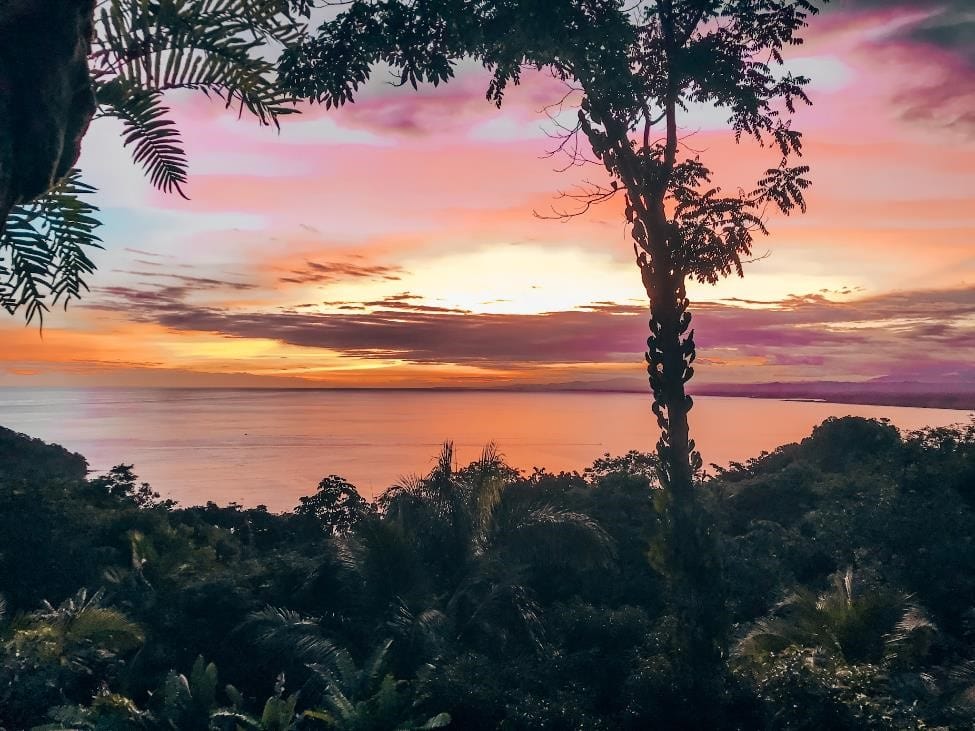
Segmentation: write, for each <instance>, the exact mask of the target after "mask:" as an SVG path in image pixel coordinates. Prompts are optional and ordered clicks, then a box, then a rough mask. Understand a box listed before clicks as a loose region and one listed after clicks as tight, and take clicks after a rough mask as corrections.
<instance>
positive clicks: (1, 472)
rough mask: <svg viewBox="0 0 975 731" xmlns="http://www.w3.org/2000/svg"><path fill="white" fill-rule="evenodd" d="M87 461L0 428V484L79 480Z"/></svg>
mask: <svg viewBox="0 0 975 731" xmlns="http://www.w3.org/2000/svg"><path fill="white" fill-rule="evenodd" d="M87 474H88V460H86V459H85V458H84V457H82V456H81V455H80V454H76V453H74V452H69V451H68V450H67V449H65V448H64V447H61V446H59V445H57V444H48V443H46V442H44V441H41V440H40V439H34V438H33V437H29V436H27V435H26V434H20V433H18V432H15V431H13V430H12V429H7V428H5V427H2V426H0V482H10V481H13V480H18V481H19V480H27V481H31V482H33V481H37V480H49V479H63V480H81V479H84V478H85V476H86V475H87Z"/></svg>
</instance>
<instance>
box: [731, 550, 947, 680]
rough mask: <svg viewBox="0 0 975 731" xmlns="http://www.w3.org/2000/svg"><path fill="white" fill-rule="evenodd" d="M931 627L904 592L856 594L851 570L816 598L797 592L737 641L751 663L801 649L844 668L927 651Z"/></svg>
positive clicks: (865, 592) (836, 579)
mask: <svg viewBox="0 0 975 731" xmlns="http://www.w3.org/2000/svg"><path fill="white" fill-rule="evenodd" d="M936 632H937V629H936V627H935V626H934V624H932V623H931V622H930V620H928V619H927V617H926V616H925V614H924V612H923V611H922V610H921V609H920V608H919V607H917V606H916V605H914V604H913V603H912V602H911V597H910V596H909V595H907V594H902V593H900V592H896V591H892V590H889V589H872V590H868V591H858V590H857V587H856V583H855V580H854V575H853V570H852V569H850V568H848V569H847V570H846V571H845V572H844V573H843V574H842V575H841V574H837V575H835V576H834V577H833V583H832V586H831V587H830V589H829V590H828V591H825V592H823V593H822V594H818V595H817V594H815V593H814V592H812V591H810V590H809V589H807V588H802V589H800V590H798V591H796V592H795V593H794V594H792V595H791V596H790V597H788V598H787V599H786V600H785V601H783V602H782V603H780V604H779V605H778V606H777V607H776V608H775V610H774V612H773V613H772V615H770V616H769V617H766V618H764V619H762V620H759V621H758V622H757V623H756V624H755V626H754V627H753V628H752V629H751V630H750V631H749V632H748V633H747V634H746V635H745V637H744V638H743V639H742V640H741V641H740V642H739V644H738V648H737V653H738V655H739V656H741V657H743V658H746V659H750V660H752V661H755V662H759V663H761V662H763V661H764V660H766V659H767V658H770V657H773V656H775V655H776V654H778V653H781V652H784V651H786V650H788V649H790V648H804V649H808V650H813V651H815V652H816V653H818V654H821V655H823V656H826V657H829V658H832V659H834V660H837V661H840V662H842V663H847V664H856V663H875V664H876V663H881V662H884V661H888V662H890V661H893V660H894V659H895V658H897V657H898V656H900V657H904V656H907V655H912V656H920V655H924V654H926V653H927V650H928V649H929V648H930V646H931V642H932V640H933V638H934V635H935V634H936Z"/></svg>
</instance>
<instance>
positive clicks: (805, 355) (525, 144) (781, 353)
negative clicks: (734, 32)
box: [0, 0, 975, 387]
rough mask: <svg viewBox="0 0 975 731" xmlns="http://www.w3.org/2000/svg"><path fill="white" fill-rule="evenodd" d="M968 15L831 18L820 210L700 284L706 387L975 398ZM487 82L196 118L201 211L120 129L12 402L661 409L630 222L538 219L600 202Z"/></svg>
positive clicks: (100, 125)
mask: <svg viewBox="0 0 975 731" xmlns="http://www.w3.org/2000/svg"><path fill="white" fill-rule="evenodd" d="M953 12H954V13H964V8H961V7H960V6H959V8H958V9H955V10H952V8H951V6H938V5H932V4H930V3H928V2H924V1H923V0H915V1H914V2H903V3H896V4H894V5H893V6H892V5H891V4H889V3H888V4H878V3H876V2H869V1H867V0H860V2H858V3H848V4H847V5H845V6H844V7H841V8H837V9H833V10H830V11H829V12H828V13H826V14H824V15H823V16H821V17H820V18H817V19H815V20H814V22H813V24H812V26H811V27H810V30H809V33H808V41H807V43H806V44H805V45H804V46H802V47H800V48H799V49H797V50H798V53H795V54H793V57H792V58H790V60H789V63H790V65H791V66H792V67H793V68H795V69H796V70H798V71H801V72H803V73H806V74H808V75H810V76H811V77H812V80H813V83H812V87H811V94H812V96H813V101H814V106H813V107H811V108H809V109H808V110H805V111H803V112H802V114H801V118H800V120H799V127H800V129H802V130H803V131H804V132H805V133H806V142H805V149H806V154H805V157H806V160H807V162H808V164H810V165H811V166H812V168H813V174H812V177H813V180H814V188H813V190H812V191H811V193H810V195H809V196H808V200H809V208H810V210H809V213H808V214H807V215H804V216H795V217H792V218H782V217H779V218H775V219H773V220H772V221H771V222H770V228H771V230H772V236H771V237H770V238H769V239H767V240H765V241H760V242H758V246H757V248H756V252H755V254H756V259H757V261H755V262H753V263H751V264H749V265H748V267H747V269H746V276H745V278H744V279H729V280H726V281H724V282H722V283H720V284H719V285H718V286H716V287H703V286H697V285H695V286H692V288H691V290H690V296H691V298H692V300H693V301H694V302H695V307H694V311H695V317H696V327H697V332H698V337H697V341H698V344H699V346H700V347H701V360H702V361H703V362H704V363H705V366H704V367H702V368H700V369H699V370H698V374H697V378H696V379H695V382H697V383H701V384H707V383H716V382H727V383H754V382H770V381H811V380H851V381H860V380H868V379H873V378H895V379H896V378H903V379H907V380H910V379H921V380H924V379H927V380H934V381H938V382H945V383H950V382H952V380H958V379H961V380H964V381H966V382H972V381H975V369H973V368H972V366H971V365H967V366H966V364H965V363H964V362H963V361H964V360H965V359H964V358H959V353H964V352H966V349H969V350H968V352H975V184H973V182H972V173H971V171H972V170H975V115H973V114H972V112H971V109H972V108H975V107H973V101H975V65H973V64H975V58H973V57H972V56H971V54H970V52H969V51H968V50H966V49H965V48H963V47H961V46H958V45H952V44H951V43H949V42H947V41H945V42H939V41H938V37H936V36H932V34H930V33H928V34H922V33H920V32H918V29H919V28H922V26H923V27H928V26H929V25H930V24H931V23H932V22H934V21H939V22H944V23H949V22H951V13H953ZM939 13H940V14H941V15H939ZM942 16H943V17H942ZM485 83H486V82H485V75H484V73H483V72H482V71H480V70H478V69H476V68H473V67H470V68H468V67H464V68H463V69H461V71H460V74H459V78H458V79H457V80H456V81H455V82H453V83H450V84H447V85H446V86H444V87H441V88H439V89H432V88H425V89H421V91H420V92H419V93H416V92H413V91H412V89H406V90H404V89H395V88H393V87H391V86H389V85H385V84H382V83H379V84H373V85H371V86H370V87H369V88H368V89H367V93H366V94H365V95H364V97H363V98H362V99H361V100H360V101H359V102H358V103H357V104H355V105H353V106H352V107H349V108H347V109H342V110H339V111H337V112H336V111H334V110H333V111H331V112H326V111H325V110H323V109H317V108H307V109H304V110H303V111H304V113H303V114H302V115H301V116H300V117H298V118H296V119H285V120H284V122H283V127H282V131H281V133H280V135H279V136H277V135H275V134H274V133H273V132H272V131H270V130H268V129H261V128H258V127H257V125H256V124H255V123H252V122H250V121H248V120H237V119H236V118H234V116H233V115H229V114H227V113H226V112H225V111H224V110H223V109H222V108H221V107H220V105H219V104H217V105H214V104H208V103H206V102H205V100H201V99H200V98H198V97H196V96H179V97H175V98H174V99H173V100H172V102H173V105H174V109H175V111H176V113H177V116H178V118H179V123H180V128H181V129H182V131H183V133H184V137H185V142H186V146H187V149H188V153H189V157H190V161H191V170H192V177H191V181H190V185H189V186H188V188H187V191H188V193H189V195H190V196H191V199H192V200H190V201H189V202H187V201H184V200H182V199H180V198H178V197H171V196H163V195H161V194H158V193H156V192H154V191H153V190H152V189H151V187H150V186H149V184H148V182H146V181H145V180H144V179H143V178H142V176H141V173H140V172H139V170H138V169H137V168H136V167H135V166H134V165H133V164H132V163H131V162H130V160H129V157H128V151H126V150H123V149H122V148H121V145H120V142H119V136H118V130H117V129H115V128H114V127H113V126H112V124H111V123H110V122H107V121H106V120H100V121H98V122H96V123H95V125H94V126H93V127H92V130H91V132H90V133H89V137H88V138H87V139H86V142H85V148H84V151H83V157H82V161H81V165H82V167H83V169H84V170H85V172H86V177H87V178H88V179H89V180H90V182H92V183H93V184H95V185H96V186H98V187H99V189H100V193H99V194H98V198H97V201H98V204H99V205H100V206H101V207H102V216H103V219H104V221H105V224H106V225H105V226H104V228H103V229H102V230H101V235H102V238H103V239H104V241H105V244H106V249H105V251H103V252H97V253H96V257H95V258H96V261H97V263H98V265H99V271H98V272H97V274H96V275H95V277H94V278H93V280H92V284H93V291H92V292H91V293H90V295H89V296H88V297H87V298H86V299H85V300H84V301H83V302H82V303H81V304H80V305H72V306H71V307H70V308H69V310H68V311H67V313H58V312H52V313H51V314H50V315H49V316H48V318H47V320H46V323H45V330H44V335H43V338H41V337H40V336H39V335H38V333H37V331H36V329H34V328H31V327H28V328H24V327H23V325H22V323H20V322H18V321H15V320H12V319H7V320H4V321H3V322H2V324H0V328H2V329H3V338H4V342H6V343H7V347H6V348H4V349H3V350H2V352H0V385H5V386H21V385H22V386H28V385H111V384H129V385H135V384H141V385H313V386H314V385H317V386H437V385H475V386H481V385H490V386H503V385H524V384H559V383H590V384H592V385H595V386H598V385H605V384H632V385H633V386H634V387H640V384H642V383H643V382H644V376H643V373H642V367H641V363H642V352H641V349H642V347H643V340H644V339H645V335H644V332H643V329H644V328H645V326H646V323H645V320H646V317H645V313H644V312H643V309H644V308H645V304H644V301H645V297H644V294H643V292H642V288H641V286H640V281H639V275H638V272H637V270H636V268H635V267H634V265H633V263H632V260H631V257H632V252H631V248H630V243H629V238H628V235H627V233H626V231H625V229H624V226H623V219H622V215H621V210H620V205H619V204H618V203H617V202H613V203H610V204H607V205H605V206H603V207H601V208H599V209H597V210H594V211H592V212H591V213H590V214H588V215H586V216H584V217H580V218H576V219H573V220H571V221H570V222H568V223H562V222H559V221H552V220H544V219H542V218H538V217H536V216H534V215H533V212H534V211H540V212H544V211H546V210H549V209H550V207H551V206H552V205H553V204H554V205H560V203H559V201H558V200H557V197H556V196H557V192H558V191H559V190H565V189H569V188H571V186H572V184H573V183H574V182H577V181H578V180H579V179H580V174H579V173H578V172H570V173H559V172H557V171H556V170H555V169H554V168H555V167H557V164H558V163H557V162H556V161H553V160H550V159H547V158H545V153H546V151H547V150H549V149H551V146H552V141H551V139H549V138H548V137H547V136H546V130H547V129H548V130H549V131H550V129H551V125H550V124H549V126H548V128H546V124H545V117H544V115H542V114H540V113H539V110H540V109H541V108H542V107H544V106H545V105H546V104H549V103H551V102H552V101H554V100H556V99H557V98H558V97H559V96H561V92H560V90H559V86H558V84H557V83H556V82H554V81H553V80H552V79H550V78H547V77H545V76H543V75H540V74H536V75H534V76H528V77H527V78H526V79H525V83H524V84H523V85H522V86H521V87H519V88H517V89H514V90H512V91H511V92H510V94H509V95H508V99H507V100H506V105H505V107H504V109H502V110H501V111H498V110H496V109H494V108H493V107H492V106H491V105H490V104H488V103H486V102H485V101H484V98H483V97H484V94H483V91H484V87H485ZM685 129H686V132H687V133H688V134H690V135H692V136H690V137H688V139H687V144H688V145H691V146H693V148H694V149H699V150H705V151H706V153H705V156H706V158H707V159H708V160H710V161H711V162H712V167H713V168H714V169H715V170H716V171H717V172H718V176H719V178H720V180H719V182H721V183H722V184H727V185H729V186H733V185H736V184H737V183H739V182H741V183H747V182H748V181H749V179H750V178H752V177H753V176H752V174H751V173H752V172H753V171H754V170H757V169H764V167H767V163H768V162H769V161H770V159H771V158H769V157H768V156H767V155H765V154H762V152H761V151H759V150H756V149H755V148H754V147H752V146H750V145H748V144H744V145H742V146H736V145H735V144H734V140H733V138H732V136H731V135H730V134H729V133H728V132H727V130H725V129H724V128H723V125H722V124H721V122H720V119H718V118H716V117H715V115H714V114H713V111H712V110H707V109H695V110H691V111H690V112H689V113H688V115H687V119H686V120H685ZM598 173H599V171H596V172H595V174H596V175H598ZM766 250H768V251H769V252H770V255H769V256H768V257H764V258H763V255H764V253H765V252H766ZM969 360H970V359H969Z"/></svg>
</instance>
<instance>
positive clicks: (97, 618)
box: [8, 589, 145, 674]
mask: <svg viewBox="0 0 975 731" xmlns="http://www.w3.org/2000/svg"><path fill="white" fill-rule="evenodd" d="M102 596H103V594H102V592H101V591H97V592H95V593H93V594H89V593H88V591H87V590H86V589H81V590H80V591H79V592H78V593H77V594H75V595H74V596H73V597H71V598H69V599H67V600H65V601H64V602H63V603H61V604H59V605H58V606H56V607H55V606H54V605H52V604H51V603H50V602H46V601H45V602H44V603H43V605H42V607H41V609H38V610H36V611H34V612H31V613H30V614H27V615H26V616H24V617H22V618H20V619H17V620H14V624H13V636H12V638H11V640H10V642H9V644H8V649H9V650H12V651H13V652H14V653H15V654H16V655H17V656H22V657H26V658H31V659H33V660H34V661H35V662H39V663H45V664H53V665H58V666H61V667H64V668H67V669H69V670H73V671H76V672H80V673H85V674H87V673H89V672H90V671H91V665H92V664H93V663H94V662H96V661H97V662H105V661H109V660H114V659H115V658H117V657H118V656H120V655H122V654H123V653H126V652H129V651H131V650H134V649H136V648H137V647H139V646H140V645H141V644H142V642H143V640H144V639H145V636H144V635H143V632H142V629H141V628H140V627H139V625H137V624H136V623H135V622H133V621H131V620H130V619H129V618H128V617H126V616H125V615H124V614H122V612H120V611H118V610H117V609H112V608H111V607H106V606H103V604H102Z"/></svg>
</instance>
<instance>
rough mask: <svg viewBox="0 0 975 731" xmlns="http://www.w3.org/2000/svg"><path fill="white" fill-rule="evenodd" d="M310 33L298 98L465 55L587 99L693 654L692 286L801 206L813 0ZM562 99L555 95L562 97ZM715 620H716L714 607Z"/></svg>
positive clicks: (584, 108) (518, 11) (703, 583)
mask: <svg viewBox="0 0 975 731" xmlns="http://www.w3.org/2000/svg"><path fill="white" fill-rule="evenodd" d="M342 5H343V8H342V10H341V11H340V12H339V13H338V15H337V16H336V17H334V18H333V19H331V20H328V21H326V22H325V23H324V24H323V25H322V26H321V27H320V28H319V31H318V34H317V36H315V37H313V38H307V39H302V40H301V42H299V43H298V44H296V45H295V46H293V47H291V48H289V49H287V50H286V51H285V53H284V55H283V57H282V59H281V72H282V77H283V79H284V80H285V82H286V83H287V84H288V85H289V86H290V87H291V89H292V90H293V91H294V93H295V94H296V95H297V96H301V97H305V98H308V99H311V100H314V101H317V102H320V103H323V104H324V105H325V106H326V107H331V106H341V105H344V104H347V103H350V102H353V101H354V100H355V97H356V93H357V92H358V90H359V89H360V87H361V86H362V85H363V84H364V83H365V82H366V81H368V80H369V78H370V77H371V75H372V73H373V72H374V70H375V69H376V68H377V67H378V66H380V65H383V66H386V67H388V68H389V69H391V70H392V73H393V74H394V75H396V76H397V77H398V79H399V83H400V84H402V85H405V84H410V85H412V86H413V87H418V86H419V84H421V83H430V84H433V85H438V84H440V83H444V82H446V81H448V80H449V79H450V78H452V76H453V74H454V69H455V66H456V64H457V62H458V61H459V60H461V59H462V58H467V57H473V58H474V59H476V60H478V61H480V62H481V63H482V64H483V65H484V67H485V68H486V69H488V71H489V72H490V73H491V79H490V82H489V84H488V87H487V90H486V96H487V98H488V99H489V100H490V101H492V102H494V103H495V104H497V105H499V106H500V105H501V104H502V103H503V101H504V97H505V94H506V92H507V90H508V88H509V87H510V86H512V85H517V84H518V83H519V81H520V80H521V76H522V73H523V72H524V70H526V69H535V70H539V71H545V72H548V73H550V74H552V75H553V76H554V77H556V78H557V79H559V80H561V81H563V82H565V84H566V85H567V87H568V94H567V96H566V99H564V100H563V103H564V102H565V101H566V100H567V99H568V98H570V97H571V96H572V93H573V92H575V93H577V94H578V95H579V97H580V101H579V108H578V115H577V121H576V123H575V126H574V127H571V128H567V129H565V134H566V136H567V138H569V137H576V136H579V135H582V136H584V137H585V139H586V140H587V141H588V143H589V146H590V147H591V150H592V154H593V156H594V158H595V159H594V160H593V159H591V158H589V157H588V156H586V155H584V154H583V153H581V152H579V150H580V149H581V148H579V147H578V146H575V147H573V146H571V145H568V144H565V142H566V141H563V144H562V145H561V146H560V149H562V150H563V151H569V152H568V154H569V155H570V164H573V165H574V164H579V165H586V164H590V163H594V164H595V165H597V166H602V167H603V168H604V169H605V172H606V173H607V174H608V177H609V182H608V183H606V184H590V186H589V187H587V188H585V189H584V190H582V191H581V192H578V193H575V194H570V195H568V196H567V197H568V198H569V199H571V200H575V201H576V202H578V203H579V207H578V209H577V210H575V211H571V210H569V211H563V212H561V213H560V214H559V215H563V216H572V215H577V214H580V213H583V212H585V211H586V210H588V209H589V208H590V207H591V206H592V205H594V204H596V203H600V202H603V201H606V200H609V199H611V198H614V197H615V196H617V195H623V196H624V198H625V201H626V207H625V211H626V214H625V215H626V220H627V222H628V223H629V226H630V233H631V235H632V238H633V248H634V254H635V259H636V263H637V265H638V267H639V269H640V274H641V277H642V281H643V284H644V287H645V289H646V292H647V296H648V298H649V301H650V322H649V325H650V336H649V337H648V339H647V352H646V360H647V364H648V366H647V370H648V375H649V382H650V387H651V390H652V392H653V412H654V414H655V415H656V417H657V421H658V424H659V426H660V428H661V436H660V440H659V442H658V444H657V453H658V455H659V458H660V459H659V463H660V466H659V478H660V482H661V485H662V486H663V487H664V488H665V493H664V496H665V498H664V502H665V503H666V504H667V508H668V511H667V512H668V516H669V526H670V531H671V533H672V535H671V538H670V540H669V542H668V550H669V551H671V552H672V553H673V558H674V561H675V563H674V564H673V565H674V566H676V567H677V568H676V571H675V573H677V574H679V575H680V578H679V580H678V581H677V584H679V585H680V586H682V587H683V590H685V591H687V592H688V596H687V597H686V603H685V607H686V610H687V615H688V616H687V617H686V619H687V620H688V622H687V625H688V626H689V627H697V628H698V629H697V633H698V635H699V639H700V643H697V642H696V641H695V640H694V639H693V638H692V640H691V642H692V644H698V645H699V646H698V647H696V648H694V649H692V654H697V655H699V656H706V655H713V651H714V648H713V647H711V648H708V647H706V645H707V644H709V643H711V642H713V641H714V638H715V637H716V636H717V633H716V632H715V631H714V627H709V625H712V624H713V623H714V622H715V621H716V619H715V616H716V614H717V613H718V612H717V609H715V608H713V607H712V609H708V608H707V605H708V603H709V601H710V599H708V598H707V597H704V596H702V592H706V591H708V587H709V584H710V583H711V582H710V580H709V578H708V577H709V576H710V574H711V572H712V570H713V568H714V567H713V566H712V565H711V563H712V562H711V561H710V560H709V559H708V558H707V557H706V555H707V553H708V551H707V550H706V547H705V544H706V541H707V539H706V536H704V535H703V534H702V533H701V526H700V525H699V523H698V521H697V520H696V519H695V514H696V512H697V510H696V505H695V502H696V501H695V496H694V481H695V473H697V472H698V471H699V470H700V468H701V466H702V460H701V457H700V454H699V453H698V452H697V451H696V449H695V444H694V441H693V440H692V439H691V438H690V434H689V424H688V413H689V412H690V410H691V407H692V406H693V401H692V399H691V397H690V396H689V395H688V394H687V392H686V389H685V385H686V384H687V382H688V381H690V379H691V378H692V377H693V375H694V368H693V365H692V364H693V363H694V360H695V357H696V346H695V341H694V331H693V330H692V329H691V328H690V324H691V313H690V311H689V308H690V302H689V300H688V297H687V291H686V286H687V282H688V280H689V279H692V280H697V281H699V282H704V283H715V282H717V281H718V280H719V279H721V278H722V277H725V276H728V275H730V274H732V273H736V274H738V275H739V276H740V275H742V274H743V268H742V263H743V259H744V257H747V256H748V255H749V254H750V253H751V250H752V245H753V243H754V241H755V238H756V236H760V235H765V234H767V233H768V230H767V229H766V220H767V217H768V214H769V212H770V211H773V210H778V211H780V212H782V213H785V214H789V213H791V212H793V211H794V210H796V209H799V210H801V211H805V208H806V203H805V200H804V197H803V191H805V190H806V188H808V187H809V185H810V181H809V179H808V178H807V177H806V175H807V173H808V172H809V168H808V167H807V166H806V165H802V164H796V162H795V160H796V158H799V157H801V154H802V134H801V133H800V132H799V131H798V130H796V129H794V128H793V126H792V117H793V115H794V113H795V111H796V107H797V105H798V104H808V103H810V100H809V98H808V96H807V95H806V93H805V91H804V88H805V86H806V85H807V84H808V82H809V79H807V78H806V77H804V76H800V75H795V74H793V73H792V72H791V71H789V69H788V68H787V67H786V63H785V58H784V56H783V53H784V51H785V49H786V48H787V47H788V46H792V45H798V44H800V43H802V39H801V36H800V33H801V31H802V30H803V28H804V27H805V26H806V24H807V21H808V19H809V17H810V16H811V15H813V14H815V13H817V12H818V8H817V5H818V3H815V2H812V1H810V0H637V1H636V2H632V1H624V0H556V1H554V2H553V1H552V0H544V1H543V0H497V1H494V2H484V1H483V0H430V1H428V2H419V3H414V2H402V1H400V0H353V1H352V2H349V3H343V4H342ZM555 101H556V104H558V100H555ZM691 104H704V105H711V106H713V107H716V108H718V109H721V110H724V111H725V112H726V113H727V119H728V125H729V128H730V131H731V133H732V134H733V135H734V137H735V139H736V140H738V141H740V140H742V139H743V138H751V139H753V140H754V141H756V142H757V143H758V144H760V145H762V146H763V147H768V148H770V149H771V150H772V152H773V155H774V156H773V158H772V159H773V162H774V163H775V166H774V167H769V168H768V169H767V170H766V171H765V173H764V174H763V175H761V176H760V177H759V179H758V180H757V181H755V182H754V183H752V184H751V186H750V188H739V189H738V190H735V191H733V192H730V193H729V192H725V191H724V190H722V188H721V187H719V186H717V185H715V184H714V183H713V182H712V170H711V168H710V167H708V165H707V164H706V162H705V161H704V160H703V159H702V156H701V155H700V154H699V153H697V152H694V151H693V150H691V149H690V148H688V147H687V146H686V145H684V144H683V142H682V140H683V136H682V132H681V129H680V115H681V113H683V112H685V111H686V110H688V108H689V106H690V105H691ZM706 615H709V616H706Z"/></svg>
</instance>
